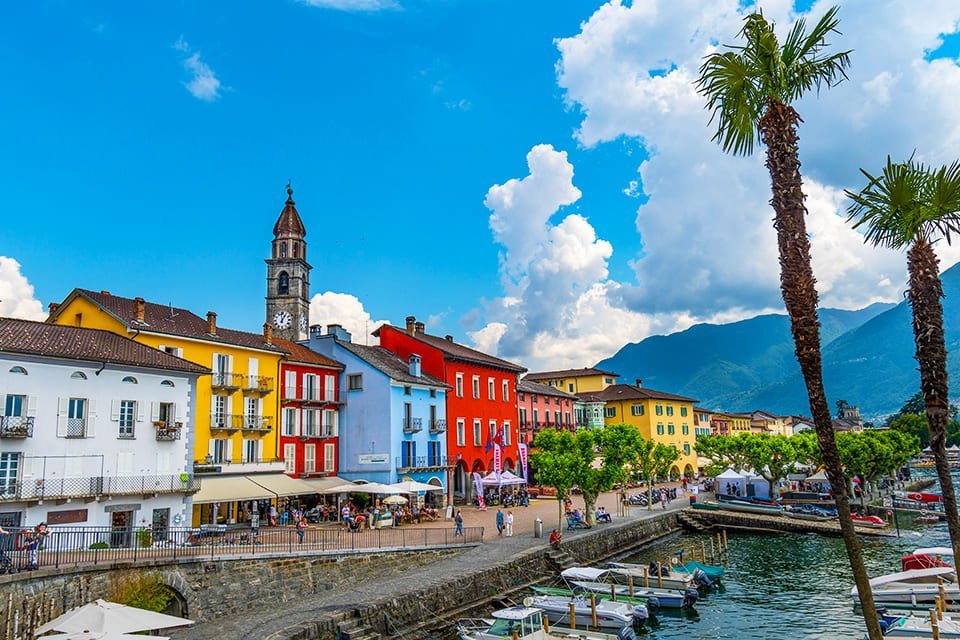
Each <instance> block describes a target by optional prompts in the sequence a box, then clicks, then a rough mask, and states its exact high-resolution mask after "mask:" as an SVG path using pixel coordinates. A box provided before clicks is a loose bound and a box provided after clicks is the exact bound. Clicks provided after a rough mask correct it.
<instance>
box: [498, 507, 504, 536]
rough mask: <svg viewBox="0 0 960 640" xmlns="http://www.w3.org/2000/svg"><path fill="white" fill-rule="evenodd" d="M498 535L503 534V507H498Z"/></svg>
mask: <svg viewBox="0 0 960 640" xmlns="http://www.w3.org/2000/svg"><path fill="white" fill-rule="evenodd" d="M497 535H498V536H502V535H503V511H502V510H501V509H497Z"/></svg>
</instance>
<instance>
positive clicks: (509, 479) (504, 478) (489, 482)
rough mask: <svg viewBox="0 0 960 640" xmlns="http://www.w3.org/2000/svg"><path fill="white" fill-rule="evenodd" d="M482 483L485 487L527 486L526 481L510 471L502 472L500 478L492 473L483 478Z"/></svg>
mask: <svg viewBox="0 0 960 640" xmlns="http://www.w3.org/2000/svg"><path fill="white" fill-rule="evenodd" d="M482 482H483V486H485V487H509V486H515V485H518V484H527V481H526V480H524V479H523V478H521V477H520V476H518V475H514V474H512V473H510V472H509V471H504V472H502V473H501V474H500V477H499V478H498V477H497V474H496V473H495V472H493V471H491V472H490V473H488V474H487V475H485V476H484V477H483V480H482Z"/></svg>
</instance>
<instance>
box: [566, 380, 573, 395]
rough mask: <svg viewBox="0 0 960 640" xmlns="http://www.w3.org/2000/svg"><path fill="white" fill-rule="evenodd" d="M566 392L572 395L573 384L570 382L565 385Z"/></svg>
mask: <svg viewBox="0 0 960 640" xmlns="http://www.w3.org/2000/svg"><path fill="white" fill-rule="evenodd" d="M567 391H569V392H570V393H573V383H572V382H571V383H570V384H568V385H567Z"/></svg>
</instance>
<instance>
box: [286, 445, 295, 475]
mask: <svg viewBox="0 0 960 640" xmlns="http://www.w3.org/2000/svg"><path fill="white" fill-rule="evenodd" d="M283 471H284V473H288V474H291V475H292V474H294V473H296V472H297V445H295V444H285V445H283Z"/></svg>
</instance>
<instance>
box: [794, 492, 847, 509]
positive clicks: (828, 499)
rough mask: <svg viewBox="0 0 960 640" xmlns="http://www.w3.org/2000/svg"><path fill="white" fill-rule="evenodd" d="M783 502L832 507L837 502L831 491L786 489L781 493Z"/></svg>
mask: <svg viewBox="0 0 960 640" xmlns="http://www.w3.org/2000/svg"><path fill="white" fill-rule="evenodd" d="M780 502H781V503H782V504H785V505H786V504H812V505H814V506H817V507H828V508H829V507H831V506H833V505H835V504H836V503H835V502H834V501H833V497H832V496H831V495H830V494H829V493H824V492H821V491H785V492H783V493H781V494H780Z"/></svg>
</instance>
